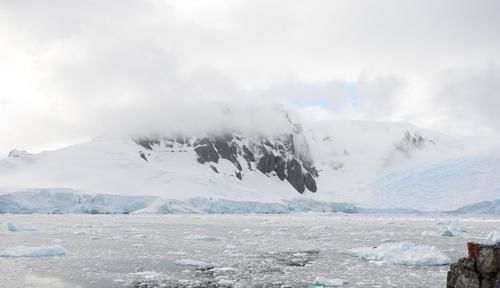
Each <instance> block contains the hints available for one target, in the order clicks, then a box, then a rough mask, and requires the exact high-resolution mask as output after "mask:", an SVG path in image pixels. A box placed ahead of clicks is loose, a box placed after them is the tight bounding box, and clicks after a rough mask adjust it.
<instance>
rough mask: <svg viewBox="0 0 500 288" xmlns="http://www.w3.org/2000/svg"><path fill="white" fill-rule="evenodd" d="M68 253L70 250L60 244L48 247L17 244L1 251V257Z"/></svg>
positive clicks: (61, 254)
mask: <svg viewBox="0 0 500 288" xmlns="http://www.w3.org/2000/svg"><path fill="white" fill-rule="evenodd" d="M67 253H68V251H66V249H64V248H63V247H62V246H60V245H52V246H48V247H27V246H16V247H12V248H8V249H5V250H3V251H0V257H49V256H63V255H66V254H67Z"/></svg>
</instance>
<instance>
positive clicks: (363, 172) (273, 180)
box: [0, 121, 500, 213]
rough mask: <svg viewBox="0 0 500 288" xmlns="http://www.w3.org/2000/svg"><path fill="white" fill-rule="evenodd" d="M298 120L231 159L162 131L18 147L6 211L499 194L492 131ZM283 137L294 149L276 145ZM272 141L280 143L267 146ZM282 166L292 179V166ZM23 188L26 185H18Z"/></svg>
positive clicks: (6, 188) (410, 204) (277, 205)
mask: <svg viewBox="0 0 500 288" xmlns="http://www.w3.org/2000/svg"><path fill="white" fill-rule="evenodd" d="M296 127H299V126H296ZM299 128H300V129H296V134H294V137H292V138H291V139H292V140H293V142H291V143H292V144H290V145H292V148H290V147H288V146H287V143H286V142H283V143H281V142H279V141H278V142H276V141H277V140H275V139H280V138H272V139H271V138H262V139H260V138H259V139H260V140H256V138H255V137H253V138H252V137H246V136H243V138H242V139H243V140H241V143H239V144H238V145H240V146H238V147H236V148H237V149H239V150H241V149H240V148H242V147H243V146H242V145H249V146H250V145H253V146H254V150H253V151H254V153H255V158H256V159H255V161H254V162H251V161H248V159H243V156H242V155H243V154H241V153H240V152H241V151H240V152H238V153H240V154H238V153H236V152H235V153H234V154H231V155H229V156H231V157H233V156H234V157H233V158H234V159H233V158H230V157H229V156H228V157H226V158H228V159H232V160H228V159H224V157H221V158H220V159H218V161H217V163H215V162H213V161H208V160H206V159H205V160H206V161H200V154H199V153H198V152H197V151H196V147H198V146H196V147H195V146H194V145H193V146H186V145H179V143H177V142H175V143H174V144H172V145H170V144H169V145H167V143H166V140H165V141H163V140H161V141H159V142H158V143H154V145H153V146H152V147H150V149H149V148H147V145H146V146H145V145H141V143H138V142H137V140H136V141H134V139H132V138H130V137H100V138H96V139H95V140H93V141H91V142H89V143H83V144H79V145H73V146H69V147H66V148H63V149H59V150H56V151H47V152H42V153H39V154H30V153H26V152H22V151H13V152H12V153H11V154H10V155H9V157H7V158H5V159H3V160H0V194H4V195H3V196H2V197H3V198H1V199H3V200H5V199H7V200H8V201H7V200H5V201H6V202H5V201H4V202H3V203H9V204H8V205H11V206H9V207H7V208H9V209H10V210H9V209H5V207H4V209H3V210H9V211H13V209H14V210H15V209H18V211H25V212H29V211H36V210H37V209H38V208H40V207H34V206H33V205H35V206H36V205H41V204H40V203H49V202H50V203H49V204H47V205H49V206H50V207H49V208H50V209H48V210H51V209H53V207H57V206H58V205H60V206H61V209H62V211H67V212H82V211H87V212H91V211H90V210H91V209H90V208H88V207H98V210H99V211H108V212H110V213H123V212H125V213H128V212H134V211H141V213H158V212H161V211H163V213H169V211H185V212H198V211H200V207H202V208H203V209H201V210H203V211H201V212H207V211H210V212H216V211H220V212H224V213H226V212H228V211H229V212H231V211H233V212H234V211H235V210H234V209H236V211H243V210H244V211H245V212H252V209H253V208H248V209H250V210H248V209H242V208H241V207H243V206H248V207H254V209H255V211H254V212H258V211H259V209H264V208H263V207H266V208H265V209H264V210H265V211H267V212H272V211H278V212H280V213H281V212H282V211H288V212H289V211H300V209H301V207H302V208H304V207H303V206H308V205H309V207H307V209H309V210H308V211H311V210H318V211H322V210H324V209H325V207H326V210H328V211H331V210H332V209H330V208H331V205H333V203H334V202H336V203H353V204H355V205H357V206H361V207H373V208H405V209H420V210H453V209H457V208H459V207H462V206H465V205H468V204H471V203H477V202H480V201H486V200H494V199H497V198H500V161H498V160H500V149H497V148H496V147H498V145H497V144H496V143H497V142H493V141H492V140H491V139H469V138H459V137H451V136H446V135H441V134H438V133H433V132H430V131H426V130H422V129H419V128H417V127H415V126H412V125H409V124H402V123H384V122H367V121H328V122H314V123H303V125H301V126H300V127H299ZM233 137H234V136H233ZM238 137H239V136H238ZM162 139H163V138H162ZM165 139H166V138H165ZM192 139H195V138H192ZM232 139H233V142H234V139H236V138H232ZM238 139H239V138H238ZM245 139H246V140H245ZM269 139H270V140H269ZM193 141H194V140H193ZM238 141H239V140H238ZM245 141H246V142H245ZM248 141H253V142H251V143H250V142H248ZM259 141H260V142H259ZM242 143H243V144H242ZM249 143H250V144H249ZM252 143H253V144H252ZM259 143H260V144H259ZM266 143H267V144H266ZM269 143H270V144H269ZM266 145H267V146H266ZM282 146H286V147H285V148H283V149H285V150H280V151H281V152H280V151H278V150H276V149H277V148H276V147H282ZM263 147H264V148H265V147H271V148H269V149H270V150H268V152H266V151H264V152H263V150H262V149H264V148H263ZM233 148H234V147H233ZM236 148H235V149H236ZM266 149H268V148H266ZM280 149H281V148H280ZM239 150H238V151H239ZM283 151H285V152H283ZM217 152H218V153H221V155H222V151H218V150H217ZM262 153H263V154H262ZM266 153H267V154H266ZM269 153H271V154H272V155H275V156H274V157H278V156H279V155H281V156H279V157H282V159H284V161H285V162H287V161H288V162H287V163H291V162H290V161H292V160H293V159H296V161H298V163H299V164H298V165H299V170H301V171H302V172H299V173H303V174H304V175H306V174H308V173H309V172H308V171H311V173H312V174H314V171H315V170H317V171H319V173H318V175H317V176H312V178H313V179H314V180H315V182H316V184H317V192H316V193H312V192H311V191H309V190H307V189H306V190H305V191H304V193H303V194H299V193H297V190H296V189H294V187H293V185H291V183H292V182H290V181H284V179H281V178H282V177H281V175H279V174H280V173H279V172H280V171H281V170H276V169H275V170H272V169H269V170H266V171H264V172H263V170H262V169H264V168H266V167H264V168H262V167H259V165H260V166H262V165H261V164H262V163H260V160H262V159H263V158H264V156H266V155H269ZM279 153H281V154H279ZM259 157H260V158H259ZM271 158H272V159H274V160H273V161H276V159H275V158H273V157H271ZM208 159H209V158H208ZM266 159H267V158H266ZM267 160H269V159H267ZM267 160H266V161H267ZM294 161H295V160H294ZM308 161H310V162H311V163H312V165H314V166H313V167H312V168H311V167H309V166H308V165H309V164H308ZM262 162H265V161H262ZM240 163H241V165H240ZM247 164H248V165H247ZM272 164H273V165H274V163H272ZM276 165H278V164H276ZM286 165H289V164H286ZM300 165H301V166H300ZM237 166H241V167H240V168H238V167H237ZM270 167H271V168H273V167H274V166H270ZM307 167H309V168H307ZM267 168H269V167H267ZM309 169H313V170H309ZM282 170H283V169H282ZM276 171H277V172H276ZM283 171H284V172H283ZM283 171H282V172H283V173H285V175H283V177H285V178H286V177H288V176H289V174H290V173H291V172H290V170H287V169H286V168H285V169H284V170H283ZM300 175H302V174H300ZM240 176H241V177H240ZM240 178H241V179H240ZM19 191H22V193H25V194H17V195H16V196H12V194H9V193H13V192H19ZM58 192H69V193H62V194H60V197H61V199H58V196H56V197H54V195H56V194H54V193H58ZM26 193H28V194H26ZM29 193H31V194H29ZM44 193H45V194H44ZM47 193H52V194H50V197H48V196H47ZM7 194H9V195H7ZM35 194H38V195H35ZM79 194H81V195H83V196H80V197H79V196H78V195H79ZM98 194H99V195H101V196H99V197H94V196H89V195H98ZM19 195H22V196H19ZM75 195H76V196H75ZM106 195H110V196H106ZM111 195H119V196H123V197H111ZM129 196H130V197H131V198H127V197H129ZM132 196H134V197H132ZM135 196H141V197H139V198H137V197H135ZM9 197H11V198H12V199H14V200H15V201H11V200H12V199H10V198H9ZM37 197H38V198H37ZM65 197H69V200H68V199H67V198H65ZM106 197H108V198H106ZM1 199H0V200H1ZM9 199H10V200H9ZM30 199H33V201H30ZM36 199H50V200H43V201H39V200H36ZM196 199H203V201H201V202H198V203H197V202H196ZM207 199H208V200H211V201H212V202H210V201H208V202H207V201H206V200H207ZM297 199H299V200H297ZM66 200H68V201H66ZM215 200H216V201H215ZM44 201H45V202H44ZM47 201H49V202H47ZM57 201H61V203H58V202H57ZM75 201H76V202H75ZM78 201H80V202H78ZM176 201H178V202H176ZM287 201H292V203H294V204H293V205H295V208H290V207H292V206H293V205H292V206H291V204H290V203H291V202H287ZM307 201H313V202H307ZM237 202H241V203H237ZM13 203H14V204H13ZM68 203H70V204H68ZM75 203H77V204H78V205H75ZM86 203H87V204H86ZM89 203H90V204H91V205H90V204H89ZM193 203H195V204H193ZM263 203H265V204H266V205H267V206H265V205H264V206H263ZM311 203H313V204H311ZM4 205H7V204H4ZM12 205H14V206H15V207H14V206H12ZM16 205H17V206H16ZM64 205H70V206H64ZM252 205H253V206H252ZM311 205H312V206H314V207H311ZM75 207H76V208H75ZM297 207H298V208H297ZM42 208H43V207H42ZM23 209H24V210H23ZM75 209H76V210H75ZM85 209H87V210H85ZM89 209H90V210H89ZM273 209H274V210H273ZM283 209H284V210H283ZM0 210H1V209H0ZM46 210H47V209H46ZM38 211H44V210H43V209H38Z"/></svg>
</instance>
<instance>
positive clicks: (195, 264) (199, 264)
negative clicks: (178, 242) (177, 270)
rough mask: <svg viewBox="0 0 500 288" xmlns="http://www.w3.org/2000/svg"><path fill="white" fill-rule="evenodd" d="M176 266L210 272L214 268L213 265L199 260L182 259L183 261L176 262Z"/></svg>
mask: <svg viewBox="0 0 500 288" xmlns="http://www.w3.org/2000/svg"><path fill="white" fill-rule="evenodd" d="M175 264H176V265H180V266H184V267H190V268H194V269H196V270H208V269H211V268H213V266H212V265H210V264H208V263H206V262H203V261H199V260H192V259H181V260H175Z"/></svg>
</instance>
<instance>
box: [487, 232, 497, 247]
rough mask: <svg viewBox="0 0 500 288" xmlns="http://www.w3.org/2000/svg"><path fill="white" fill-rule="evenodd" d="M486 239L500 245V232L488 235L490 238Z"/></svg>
mask: <svg viewBox="0 0 500 288" xmlns="http://www.w3.org/2000/svg"><path fill="white" fill-rule="evenodd" d="M486 239H488V240H490V241H492V242H494V243H496V244H500V232H498V231H493V232H491V233H490V234H489V235H488V237H486Z"/></svg>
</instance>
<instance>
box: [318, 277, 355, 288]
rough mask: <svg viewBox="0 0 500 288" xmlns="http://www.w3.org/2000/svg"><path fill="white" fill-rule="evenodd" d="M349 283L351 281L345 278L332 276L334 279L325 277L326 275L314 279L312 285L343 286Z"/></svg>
mask: <svg viewBox="0 0 500 288" xmlns="http://www.w3.org/2000/svg"><path fill="white" fill-rule="evenodd" d="M347 283H349V281H347V280H345V279H340V278H332V279H328V278H324V277H321V276H319V277H316V279H314V281H313V283H312V285H313V287H315V288H319V287H325V288H326V287H341V286H344V285H346V284H347Z"/></svg>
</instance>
